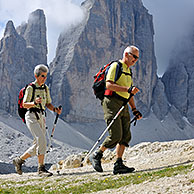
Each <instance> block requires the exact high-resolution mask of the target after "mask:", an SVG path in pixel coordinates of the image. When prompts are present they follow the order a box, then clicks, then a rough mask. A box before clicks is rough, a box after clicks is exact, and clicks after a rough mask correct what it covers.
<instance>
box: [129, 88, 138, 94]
mask: <svg viewBox="0 0 194 194" xmlns="http://www.w3.org/2000/svg"><path fill="white" fill-rule="evenodd" d="M137 92H139V89H138V88H136V87H135V86H131V87H130V88H129V89H128V93H130V94H133V95H135V94H136V93H137Z"/></svg>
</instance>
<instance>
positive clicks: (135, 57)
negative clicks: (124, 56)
mask: <svg viewBox="0 0 194 194" xmlns="http://www.w3.org/2000/svg"><path fill="white" fill-rule="evenodd" d="M129 54H130V55H132V56H133V58H134V59H139V57H138V56H136V55H134V54H133V53H131V52H129Z"/></svg>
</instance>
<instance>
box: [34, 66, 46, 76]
mask: <svg viewBox="0 0 194 194" xmlns="http://www.w3.org/2000/svg"><path fill="white" fill-rule="evenodd" d="M48 71H49V70H48V67H47V66H46V65H44V64H40V65H37V66H36V67H35V68H34V75H36V76H37V77H39V76H40V75H41V73H48Z"/></svg>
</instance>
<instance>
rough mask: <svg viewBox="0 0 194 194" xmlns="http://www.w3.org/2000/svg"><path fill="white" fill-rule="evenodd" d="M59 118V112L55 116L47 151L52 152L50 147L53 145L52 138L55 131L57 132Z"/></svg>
mask: <svg viewBox="0 0 194 194" xmlns="http://www.w3.org/2000/svg"><path fill="white" fill-rule="evenodd" d="M61 108H62V106H61V105H60V106H59V109H61ZM58 118H59V114H58V113H57V115H56V117H55V121H54V124H53V128H52V132H51V135H50V138H49V145H48V150H47V153H48V152H50V149H51V148H52V147H53V146H52V144H51V140H52V138H53V135H54V132H55V128H56V124H57V120H58Z"/></svg>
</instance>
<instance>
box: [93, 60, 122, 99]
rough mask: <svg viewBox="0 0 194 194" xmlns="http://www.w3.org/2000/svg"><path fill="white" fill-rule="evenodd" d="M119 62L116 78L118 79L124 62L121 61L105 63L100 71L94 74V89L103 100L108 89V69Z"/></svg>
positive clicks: (95, 93) (97, 96) (96, 94)
mask: <svg viewBox="0 0 194 194" xmlns="http://www.w3.org/2000/svg"><path fill="white" fill-rule="evenodd" d="M114 62H117V63H118V64H117V67H118V72H117V75H116V78H115V81H117V80H118V79H119V78H120V76H121V74H122V72H123V71H122V63H121V62H120V61H111V62H110V63H109V64H107V65H104V66H103V67H102V68H101V69H100V71H99V72H98V73H96V75H95V76H94V83H93V86H92V88H93V91H94V95H95V96H96V98H99V99H100V100H103V98H104V93H105V90H106V75H107V73H108V70H109V68H110V66H111V64H112V63H114Z"/></svg>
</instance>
